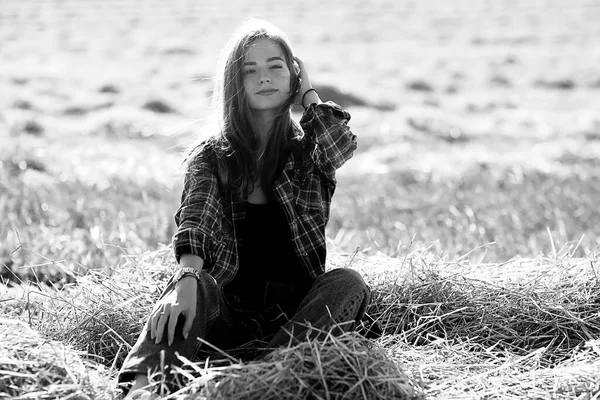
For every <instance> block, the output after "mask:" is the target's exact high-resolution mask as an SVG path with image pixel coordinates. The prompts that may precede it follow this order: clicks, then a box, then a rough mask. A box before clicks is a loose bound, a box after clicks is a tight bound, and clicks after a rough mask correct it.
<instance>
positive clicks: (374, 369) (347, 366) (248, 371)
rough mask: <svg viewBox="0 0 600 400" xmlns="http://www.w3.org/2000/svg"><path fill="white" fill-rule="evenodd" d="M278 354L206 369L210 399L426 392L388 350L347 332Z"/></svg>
mask: <svg viewBox="0 0 600 400" xmlns="http://www.w3.org/2000/svg"><path fill="white" fill-rule="evenodd" d="M324 334H325V335H324V338H322V339H314V340H308V341H305V342H301V343H298V344H297V345H294V346H290V347H286V348H281V349H276V350H274V351H273V352H271V353H270V354H269V355H268V356H267V357H266V358H265V359H264V360H261V361H255V362H249V363H246V364H232V365H229V366H226V367H215V368H208V369H206V370H204V371H203V375H204V376H212V377H213V381H212V382H211V383H210V384H208V385H204V386H203V387H202V389H201V390H200V391H199V392H198V394H199V395H202V396H206V397H207V398H209V399H215V400H218V399H233V398H235V399H241V400H243V399H262V400H270V399H349V400H352V399H369V400H370V399H400V400H402V399H419V398H422V397H423V395H422V391H421V390H420V388H419V387H418V386H416V385H415V383H414V382H413V381H412V380H411V379H410V378H409V377H408V376H407V375H406V374H404V373H403V372H402V370H401V369H400V368H399V367H398V366H397V365H396V364H395V363H394V361H392V360H391V359H390V358H389V357H388V355H387V354H386V352H385V350H384V349H383V348H382V347H380V346H377V345H376V344H375V343H374V342H372V341H369V340H366V339H364V338H363V337H361V336H360V335H357V334H356V333H346V334H343V335H341V336H334V335H332V334H331V333H324Z"/></svg>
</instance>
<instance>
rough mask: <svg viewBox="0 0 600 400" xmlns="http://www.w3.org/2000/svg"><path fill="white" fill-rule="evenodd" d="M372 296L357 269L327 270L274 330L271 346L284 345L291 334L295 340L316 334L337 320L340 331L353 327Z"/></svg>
mask: <svg viewBox="0 0 600 400" xmlns="http://www.w3.org/2000/svg"><path fill="white" fill-rule="evenodd" d="M370 299H371V291H370V289H369V287H368V286H367V284H366V283H365V281H364V280H363V278H362V277H361V276H360V274H359V273H358V272H356V271H354V270H352V269H349V268H338V269H334V270H331V271H329V272H326V273H325V274H323V275H321V276H319V277H318V278H317V279H315V282H314V283H313V285H312V287H311V288H310V290H309V292H308V294H307V295H306V297H305V298H304V300H302V302H301V303H300V305H299V306H298V310H297V311H296V314H295V315H294V316H293V317H292V318H291V319H290V320H289V321H288V322H287V323H286V324H285V325H284V326H283V327H282V328H281V329H280V330H279V331H278V332H277V333H276V334H275V336H274V337H273V339H272V340H271V342H270V343H269V346H268V347H269V348H276V347H280V346H285V345H287V344H288V343H289V342H290V338H291V337H293V340H292V341H293V342H294V341H299V340H300V341H301V340H304V338H305V337H306V336H309V337H315V336H317V335H318V334H319V330H327V329H328V328H330V327H331V326H333V325H336V324H338V327H339V329H340V333H341V332H342V331H349V330H352V329H354V327H355V325H356V323H357V322H358V321H360V320H361V319H362V317H363V316H364V314H365V311H366V309H367V306H368V305H369V301H370ZM307 325H310V327H312V328H316V330H311V329H310V328H309V327H308V326H307ZM290 332H291V336H290Z"/></svg>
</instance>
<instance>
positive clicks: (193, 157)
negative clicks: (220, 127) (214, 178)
mask: <svg viewBox="0 0 600 400" xmlns="http://www.w3.org/2000/svg"><path fill="white" fill-rule="evenodd" d="M223 152H224V146H223V144H222V143H220V139H219V138H218V137H212V136H211V137H209V138H206V139H203V140H201V141H199V142H198V143H196V144H194V145H193V146H192V147H190V149H189V150H188V152H187V154H186V157H185V161H184V163H185V165H186V167H187V168H186V169H187V170H188V171H193V170H197V169H198V168H199V167H201V166H206V165H208V166H211V167H212V166H213V165H214V164H215V163H216V161H217V159H218V158H220V157H222V155H223V154H222V153H223Z"/></svg>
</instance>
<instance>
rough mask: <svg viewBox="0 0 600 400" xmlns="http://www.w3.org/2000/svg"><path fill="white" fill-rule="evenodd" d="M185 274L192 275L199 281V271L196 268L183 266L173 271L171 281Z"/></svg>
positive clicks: (174, 281) (177, 279) (175, 280)
mask: <svg viewBox="0 0 600 400" xmlns="http://www.w3.org/2000/svg"><path fill="white" fill-rule="evenodd" d="M185 276H193V277H194V278H196V280H197V281H198V282H200V272H198V270H197V269H196V268H193V267H183V268H179V269H178V270H177V272H175V275H173V283H177V282H179V281H180V280H181V278H183V277H185Z"/></svg>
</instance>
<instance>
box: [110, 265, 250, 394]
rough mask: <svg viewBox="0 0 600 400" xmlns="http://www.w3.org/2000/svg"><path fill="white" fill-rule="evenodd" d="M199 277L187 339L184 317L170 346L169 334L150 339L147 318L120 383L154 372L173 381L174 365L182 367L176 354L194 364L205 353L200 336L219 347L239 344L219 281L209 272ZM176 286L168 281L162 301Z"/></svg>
mask: <svg viewBox="0 0 600 400" xmlns="http://www.w3.org/2000/svg"><path fill="white" fill-rule="evenodd" d="M200 276H201V279H200V281H199V282H198V291H197V304H196V317H195V318H194V322H193V324H192V328H191V330H190V333H189V335H188V339H185V338H184V337H183V333H182V331H183V325H184V323H185V317H184V316H180V317H179V320H178V321H177V326H176V328H175V336H174V340H173V343H172V344H171V346H169V345H168V344H167V338H166V336H167V335H166V332H165V334H164V337H163V340H162V341H161V342H160V343H158V344H156V343H155V342H154V340H152V339H151V338H150V320H149V319H148V321H147V322H146V324H145V326H144V329H143V330H142V332H141V334H140V336H139V338H138V340H137V342H136V343H135V345H134V346H133V348H132V349H131V351H130V352H129V354H128V355H127V358H126V359H125V361H124V363H123V366H122V367H121V370H120V371H119V378H118V379H119V382H130V381H132V380H133V377H134V376H135V375H136V374H146V373H147V372H148V371H151V372H152V373H154V372H161V373H163V374H164V375H165V377H168V378H169V379H170V378H171V375H170V373H169V370H170V368H171V367H172V366H173V365H181V362H180V361H179V360H178V359H177V357H176V355H175V352H177V353H179V355H181V356H184V357H186V358H187V359H189V360H192V361H193V360H195V359H196V357H197V356H198V355H199V353H200V352H201V351H203V350H206V349H205V347H206V346H203V345H202V343H201V342H200V341H199V340H197V338H198V337H199V338H202V339H205V340H207V341H208V342H210V343H211V344H213V345H215V346H217V347H219V348H232V347H235V346H237V345H238V343H237V340H236V335H237V333H239V332H236V330H235V329H234V328H233V323H232V321H231V316H230V314H229V310H228V307H227V306H226V304H225V302H224V300H223V296H222V295H221V293H220V290H219V287H218V286H217V282H216V281H215V280H214V278H213V277H212V276H210V275H209V274H208V273H207V272H206V271H202V272H201V273H200ZM174 287H175V285H174V284H173V283H172V282H169V283H168V284H167V287H166V288H165V290H164V292H163V293H162V295H161V298H162V297H164V296H165V295H166V294H168V293H169V292H170V291H172V290H173V289H174ZM165 329H166V328H165ZM161 353H162V355H161ZM161 368H162V371H161ZM169 379H167V380H169Z"/></svg>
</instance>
